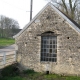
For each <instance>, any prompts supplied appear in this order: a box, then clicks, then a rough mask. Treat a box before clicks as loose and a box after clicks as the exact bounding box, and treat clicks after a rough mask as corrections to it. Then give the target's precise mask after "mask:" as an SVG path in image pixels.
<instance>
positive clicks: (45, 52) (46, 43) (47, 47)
mask: <svg viewBox="0 0 80 80" xmlns="http://www.w3.org/2000/svg"><path fill="white" fill-rule="evenodd" d="M41 61H51V62H57V36H55V35H54V32H51V31H48V32H45V33H42V35H41Z"/></svg>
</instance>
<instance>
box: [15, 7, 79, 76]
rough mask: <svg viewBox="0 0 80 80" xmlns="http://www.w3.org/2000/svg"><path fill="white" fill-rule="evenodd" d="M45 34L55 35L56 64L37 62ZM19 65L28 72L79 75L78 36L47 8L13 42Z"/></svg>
mask: <svg viewBox="0 0 80 80" xmlns="http://www.w3.org/2000/svg"><path fill="white" fill-rule="evenodd" d="M46 31H52V32H54V33H55V34H58V35H57V62H44V61H40V54H41V36H38V35H39V34H42V33H44V32H46ZM16 44H17V45H18V56H20V57H19V59H18V61H19V62H20V63H21V64H22V65H23V66H24V67H25V68H26V69H27V68H30V69H34V70H35V71H38V72H45V71H50V72H51V73H57V74H75V75H79V74H80V62H79V61H80V33H78V32H77V31H76V30H74V29H73V28H72V27H71V25H70V24H69V23H68V22H67V21H66V20H64V19H63V18H62V17H61V16H60V15H59V14H58V13H57V12H55V11H54V10H53V9H52V8H51V7H50V6H48V7H47V8H46V9H45V10H44V11H43V12H42V13H41V14H40V15H39V16H38V17H37V18H36V19H35V20H34V21H33V23H32V24H30V25H29V26H28V27H27V29H26V30H25V31H24V32H23V33H22V34H21V35H20V36H18V37H17V38H16Z"/></svg>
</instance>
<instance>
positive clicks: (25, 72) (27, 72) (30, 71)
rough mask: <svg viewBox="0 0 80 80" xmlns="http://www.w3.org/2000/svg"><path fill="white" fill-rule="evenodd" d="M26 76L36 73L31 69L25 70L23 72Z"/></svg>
mask: <svg viewBox="0 0 80 80" xmlns="http://www.w3.org/2000/svg"><path fill="white" fill-rule="evenodd" d="M23 73H24V74H34V73H36V72H35V71H34V70H31V69H27V70H24V71H23Z"/></svg>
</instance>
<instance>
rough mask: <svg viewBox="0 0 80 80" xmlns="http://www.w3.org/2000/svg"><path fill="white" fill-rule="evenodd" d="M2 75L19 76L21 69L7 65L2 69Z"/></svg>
mask: <svg viewBox="0 0 80 80" xmlns="http://www.w3.org/2000/svg"><path fill="white" fill-rule="evenodd" d="M1 75H2V76H4V77H5V76H18V75H19V69H18V68H17V67H15V66H13V65H10V66H7V67H5V68H3V69H2V71H1Z"/></svg>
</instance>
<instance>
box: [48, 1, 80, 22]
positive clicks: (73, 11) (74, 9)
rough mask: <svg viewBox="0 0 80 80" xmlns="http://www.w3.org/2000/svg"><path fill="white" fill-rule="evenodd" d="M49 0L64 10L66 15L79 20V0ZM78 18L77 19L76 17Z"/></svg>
mask: <svg viewBox="0 0 80 80" xmlns="http://www.w3.org/2000/svg"><path fill="white" fill-rule="evenodd" d="M48 1H51V2H52V3H53V4H54V5H55V6H56V7H57V8H59V9H60V10H61V11H62V12H64V13H65V14H66V15H67V16H69V17H70V18H72V19H73V20H75V21H77V22H79V20H80V18H79V17H80V15H77V14H79V12H80V10H79V4H80V0H48ZM77 18H78V19H77Z"/></svg>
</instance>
